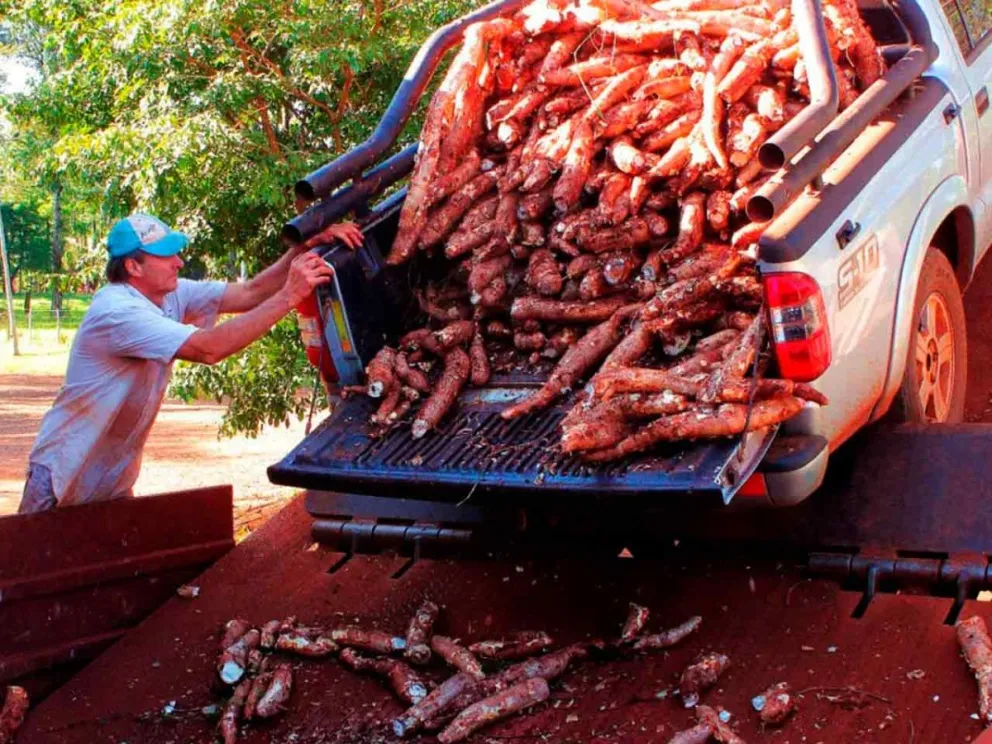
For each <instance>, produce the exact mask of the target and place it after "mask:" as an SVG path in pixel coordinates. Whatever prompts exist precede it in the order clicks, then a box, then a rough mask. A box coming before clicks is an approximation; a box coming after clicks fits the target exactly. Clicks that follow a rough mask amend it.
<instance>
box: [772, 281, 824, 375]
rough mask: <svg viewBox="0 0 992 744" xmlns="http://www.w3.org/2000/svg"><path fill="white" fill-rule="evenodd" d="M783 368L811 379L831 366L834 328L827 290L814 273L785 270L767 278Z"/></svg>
mask: <svg viewBox="0 0 992 744" xmlns="http://www.w3.org/2000/svg"><path fill="white" fill-rule="evenodd" d="M763 281H764V285H765V299H766V301H767V302H768V321H769V326H770V328H771V335H772V346H773V347H774V349H775V358H776V360H777V361H778V368H779V372H780V373H781V375H782V377H784V378H785V379H787V380H796V381H797V382H809V381H811V380H815V379H816V378H817V377H819V376H820V375H822V374H823V373H824V372H826V370H827V367H829V366H830V328H829V327H828V325H827V308H826V306H825V305H824V303H823V294H822V293H821V292H820V285H818V284H817V283H816V282H815V281H814V280H813V278H812V277H810V276H807V275H806V274H799V273H792V272H783V273H781V274H766V275H765V276H764V278H763Z"/></svg>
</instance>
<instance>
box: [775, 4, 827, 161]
mask: <svg viewBox="0 0 992 744" xmlns="http://www.w3.org/2000/svg"><path fill="white" fill-rule="evenodd" d="M792 17H793V23H794V24H795V27H796V31H797V32H798V34H799V46H800V48H801V49H802V50H803V60H804V62H805V64H806V75H807V76H808V78H809V93H810V96H809V98H810V100H809V106H807V107H806V108H804V109H803V110H802V111H800V112H799V113H798V114H797V115H796V116H795V118H793V119H792V121H790V122H789V123H788V124H786V125H785V126H784V127H782V128H781V129H779V130H778V131H777V132H776V133H775V134H774V135H772V136H771V137H769V139H768V141H767V142H765V144H763V145H762V146H761V149H759V150H758V161H759V162H760V163H761V164H762V165H763V166H764V167H765V168H770V169H772V170H778V169H779V168H781V167H782V166H784V165H785V164H786V163H788V162H789V161H790V160H791V159H792V157H793V156H794V155H795V154H796V153H797V152H799V151H800V150H802V149H803V148H804V147H805V146H806V145H808V144H809V143H810V142H811V141H812V139H813V138H814V137H815V136H816V135H817V134H819V133H820V132H821V131H822V130H823V128H824V127H825V126H826V125H827V124H829V123H830V120H831V119H833V118H834V117H835V116H836V115H837V109H838V107H839V106H840V88H839V87H838V85H837V71H836V70H835V69H834V60H833V57H832V56H831V54H830V44H829V42H828V41H827V29H826V26H825V25H824V23H823V9H822V7H821V5H820V0H792Z"/></svg>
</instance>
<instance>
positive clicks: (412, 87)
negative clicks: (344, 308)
mask: <svg viewBox="0 0 992 744" xmlns="http://www.w3.org/2000/svg"><path fill="white" fill-rule="evenodd" d="M525 2H526V0H497V2H493V3H490V4H489V5H486V6H485V7H483V8H480V9H479V10H477V11H475V12H474V13H469V14H468V15H466V16H463V17H461V18H459V19H458V20H456V21H452V22H451V23H449V24H448V25H447V26H442V27H441V28H439V29H438V30H437V31H435V32H434V33H433V34H431V36H430V38H428V39H427V41H426V42H424V44H423V46H421V47H420V50H419V51H418V52H417V56H416V57H414V58H413V62H411V63H410V67H409V68H407V71H406V75H404V76H403V82H402V83H400V86H399V88H397V90H396V94H395V95H394V96H393V100H392V101H391V102H390V103H389V108H387V109H386V113H384V114H383V115H382V119H381V120H380V121H379V124H378V126H376V128H375V131H374V132H373V133H372V136H371V137H369V138H368V139H367V140H365V142H363V143H362V144H360V145H359V146H358V147H356V148H354V149H353V150H351V151H350V152H347V153H345V154H344V155H342V156H341V157H339V158H337V159H336V160H333V161H331V162H330V163H328V164H327V165H324V166H322V167H320V168H318V169H317V170H315V171H313V173H310V174H309V175H308V176H306V177H305V178H303V179H302V180H300V181H297V182H296V187H295V188H296V194H297V196H298V197H300V198H301V199H302V200H304V201H306V202H311V201H313V200H314V199H320V198H323V197H325V196H327V195H328V194H329V193H331V191H332V190H333V189H335V188H337V187H338V186H340V185H341V184H342V183H344V182H345V181H347V180H348V179H349V178H354V177H355V176H357V175H358V174H359V173H361V172H362V171H363V170H365V169H366V168H368V167H369V166H371V165H372V164H373V163H375V162H376V161H377V160H378V159H379V158H380V157H381V156H382V154H383V153H384V152H386V150H388V149H389V148H390V147H392V145H393V143H394V142H395V141H396V138H397V137H398V136H399V134H400V132H401V131H402V130H403V125H404V124H406V122H407V120H408V119H409V118H410V115H411V114H412V113H413V110H414V109H415V108H416V107H417V103H418V102H419V101H420V97H421V96H422V95H423V94H424V90H426V89H427V84H428V83H429V82H430V80H431V77H432V76H433V75H434V71H435V70H436V69H437V68H438V65H439V64H440V63H441V60H442V59H443V58H444V55H445V53H447V51H448V50H449V49H451V48H452V47H453V46H455V44H457V43H458V42H460V41H461V39H462V35H463V34H464V33H465V29H466V28H468V27H469V26H471V25H472V24H473V23H478V22H479V21H488V20H491V19H493V18H497V17H499V16H502V15H506V14H507V13H512V12H514V11H516V10H517V9H519V8H520V7H522V6H523V5H524V3H525Z"/></svg>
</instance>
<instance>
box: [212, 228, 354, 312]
mask: <svg viewBox="0 0 992 744" xmlns="http://www.w3.org/2000/svg"><path fill="white" fill-rule="evenodd" d="M333 240H340V241H341V242H342V243H344V244H345V245H346V246H348V247H349V248H351V249H355V248H358V247H359V246H360V245H361V244H362V231H361V230H360V229H359V228H358V226H357V225H354V224H352V223H350V222H342V223H341V224H339V225H331V226H330V227H328V228H327V229H326V230H324V231H323V232H321V233H319V234H317V235H314V236H313V237H312V238H310V239H309V240H308V241H306V242H305V243H302V244H300V245H295V246H293V247H292V248H290V249H289V250H287V251H286V252H285V253H283V254H282V256H280V257H279V260H278V261H276V262H275V263H274V264H272V265H271V266H269V267H268V268H267V269H265V270H264V271H262V272H260V273H259V274H256V275H255V276H254V277H252V278H251V279H249V280H248V281H246V282H234V283H231V284H228V285H227V289H225V290H224V295H223V297H221V300H220V312H221V313H244V312H248V311H249V310H252V309H253V308H256V307H258V306H260V305H261V303H263V302H265V301H266V300H267V299H269V298H270V297H272V296H273V295H274V294H275V293H276V292H277V291H278V290H279V288H280V287H282V286H283V285H284V284H285V283H286V276H287V274H288V273H289V267H290V264H292V262H293V259H295V258H296V257H297V256H299V255H300V254H302V253H305V252H306V251H309V250H310V249H311V248H313V247H314V246H316V245H326V244H327V243H330V242H331V241H333Z"/></svg>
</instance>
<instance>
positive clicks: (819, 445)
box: [758, 434, 830, 507]
mask: <svg viewBox="0 0 992 744" xmlns="http://www.w3.org/2000/svg"><path fill="white" fill-rule="evenodd" d="M827 445H828V443H827V439H826V437H821V436H817V435H807V434H793V435H789V434H780V435H779V436H778V437H776V439H775V441H774V442H772V445H771V447H769V449H768V454H767V455H765V459H764V460H762V462H761V464H760V465H759V466H758V472H759V473H761V475H762V476H763V477H764V480H765V489H766V498H767V501H768V503H769V504H770V505H772V506H776V507H783V506H795V505H796V504H798V503H800V502H802V501H805V500H806V498H807V497H808V496H810V494H812V493H813V492H814V491H815V490H816V489H817V488H819V487H820V485H821V484H822V483H823V479H824V476H825V475H826V472H827V461H828V460H829V459H830V454H829V447H828V446H827Z"/></svg>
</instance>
